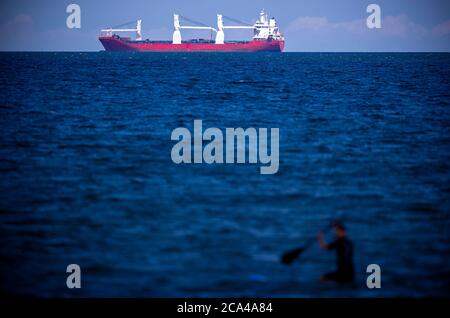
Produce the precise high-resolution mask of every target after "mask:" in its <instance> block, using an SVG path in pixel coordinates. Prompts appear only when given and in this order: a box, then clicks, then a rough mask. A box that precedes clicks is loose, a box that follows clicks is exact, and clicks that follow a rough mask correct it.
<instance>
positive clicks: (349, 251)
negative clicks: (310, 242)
mask: <svg viewBox="0 0 450 318" xmlns="http://www.w3.org/2000/svg"><path fill="white" fill-rule="evenodd" d="M332 227H333V229H334V233H335V236H336V238H335V240H334V241H333V242H331V243H327V241H326V240H325V235H324V234H323V232H319V234H318V236H317V238H318V240H319V244H320V248H322V249H324V250H329V251H331V250H334V251H336V265H337V266H336V271H334V272H330V273H326V274H325V275H323V276H322V278H321V281H323V282H337V283H349V282H353V281H354V277H355V273H354V266H353V243H352V242H351V241H350V240H349V239H348V237H347V231H346V228H345V226H344V225H343V224H342V223H341V222H339V221H335V222H334V223H333V225H332Z"/></svg>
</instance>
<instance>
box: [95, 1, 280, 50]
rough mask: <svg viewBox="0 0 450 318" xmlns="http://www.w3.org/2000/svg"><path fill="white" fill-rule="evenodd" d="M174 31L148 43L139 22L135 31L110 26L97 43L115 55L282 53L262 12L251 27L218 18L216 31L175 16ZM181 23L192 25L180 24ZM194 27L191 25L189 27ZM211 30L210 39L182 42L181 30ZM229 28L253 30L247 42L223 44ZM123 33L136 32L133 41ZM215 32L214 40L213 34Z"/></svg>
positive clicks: (274, 23) (273, 26) (275, 30)
mask: <svg viewBox="0 0 450 318" xmlns="http://www.w3.org/2000/svg"><path fill="white" fill-rule="evenodd" d="M173 18H174V23H173V24H174V31H173V36H172V41H151V40H148V39H147V40H143V39H142V33H141V31H142V28H141V22H142V21H141V20H137V23H136V27H135V28H129V29H123V28H122V29H121V28H119V27H115V28H113V27H111V28H107V29H103V30H101V32H102V33H101V35H100V36H99V40H100V42H101V43H102V45H103V47H104V48H105V50H106V51H116V52H132V51H136V52H282V51H283V49H284V36H283V33H281V32H280V31H279V29H278V25H277V21H276V20H275V18H270V19H269V18H268V15H267V14H266V13H265V11H264V10H262V11H261V13H260V16H259V19H258V20H257V21H256V22H255V24H253V25H250V24H247V23H245V22H241V21H239V20H235V19H232V18H228V17H226V16H224V15H222V14H218V15H217V28H213V27H211V26H208V25H205V24H202V23H199V22H196V21H194V20H191V19H188V18H185V17H182V16H180V15H178V14H174V16H173ZM181 20H186V21H189V22H190V24H191V25H181V23H180V22H181ZM224 20H230V21H234V22H235V24H237V25H224ZM192 24H193V25H192ZM186 29H190V30H210V31H211V38H210V39H193V40H182V36H181V31H182V30H186ZM230 29H252V30H253V38H252V39H251V40H250V41H225V31H226V30H230ZM122 32H135V33H136V38H135V39H134V40H133V39H131V38H130V37H124V36H120V35H119V33H122ZM213 33H215V39H214V40H213V39H212V34H213Z"/></svg>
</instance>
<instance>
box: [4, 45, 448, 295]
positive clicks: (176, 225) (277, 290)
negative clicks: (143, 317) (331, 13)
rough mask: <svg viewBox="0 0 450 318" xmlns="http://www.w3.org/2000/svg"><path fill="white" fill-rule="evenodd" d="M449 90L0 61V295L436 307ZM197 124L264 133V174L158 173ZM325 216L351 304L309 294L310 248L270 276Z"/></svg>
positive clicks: (442, 82) (314, 256)
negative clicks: (341, 244)
mask: <svg viewBox="0 0 450 318" xmlns="http://www.w3.org/2000/svg"><path fill="white" fill-rule="evenodd" d="M449 72H450V54H406V53H404V54H391V53H377V54H351V53H346V54H339V53H329V54H328V53H327V54H325V53H305V54H302V53H283V54H273V53H270V54H267V53H258V54H234V53H233V54H209V53H200V54H162V53H161V54H158V53H156V54H138V53H123V54H109V53H104V52H103V53H102V52H99V53H1V54H0V91H1V95H0V211H1V212H0V270H1V279H0V286H1V290H2V293H6V294H18V295H33V296H42V297H48V296H58V297H73V296H77V297H79V296H82V297H90V296H97V297H107V296H113V297H115V296H125V297H131V296H140V297H157V296H208V297H210V296H212V297H214V296H215V297H224V296H261V297H266V296H275V297H284V296H286V297H342V296H350V297H352V296H355V297H377V296H383V297H393V296H412V297H418V296H448V295H449V294H450V290H449V286H450V227H449V225H450V200H449V199H450V196H449V194H450V160H449V159H450V77H449V74H450V73H449ZM194 119H202V120H203V126H204V127H205V128H207V127H218V128H221V129H225V128H226V127H243V128H248V127H257V128H258V127H265V128H279V129H280V169H279V172H278V173H277V174H274V175H261V174H260V173H259V165H254V164H253V165H250V164H246V165H218V164H217V165H207V164H197V165H193V164H192V165H176V164H174V163H172V161H171V157H170V152H171V148H172V146H173V145H174V144H175V142H173V141H171V140H170V136H171V132H172V130H173V129H175V128H177V127H187V128H189V129H190V130H191V131H192V129H193V121H194ZM334 218H340V219H342V220H343V222H344V223H345V224H346V226H347V227H348V233H349V236H350V238H351V239H352V241H353V242H354V245H355V268H356V274H357V281H356V284H355V285H354V286H336V285H328V284H327V285H324V284H322V283H320V282H319V278H320V276H321V275H322V274H323V273H325V272H328V271H331V270H333V269H334V255H333V253H331V252H326V251H321V250H319V248H318V247H317V245H315V246H313V247H311V248H310V249H309V250H307V251H306V252H305V253H304V254H303V255H302V256H301V258H299V259H298V260H297V261H296V262H295V263H294V264H293V265H292V266H284V265H282V264H280V262H279V257H280V255H281V254H282V253H283V252H285V251H286V250H289V249H291V248H293V247H297V246H300V245H302V244H303V243H304V242H305V241H307V240H309V239H310V238H311V237H314V236H315V235H316V234H317V231H318V230H319V229H320V228H322V227H324V226H325V225H326V224H327V222H329V221H330V220H331V219H334ZM328 239H332V236H331V235H330V234H329V235H328ZM72 263H75V264H79V265H80V266H81V271H82V276H81V279H82V288H81V289H79V290H69V289H67V287H66V277H67V275H68V274H67V273H66V267H67V265H68V264H72ZM372 263H375V264H379V265H380V266H381V269H382V288H381V289H378V290H370V289H368V288H367V287H366V277H367V274H366V267H367V265H369V264H372Z"/></svg>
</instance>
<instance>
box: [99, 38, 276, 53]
mask: <svg viewBox="0 0 450 318" xmlns="http://www.w3.org/2000/svg"><path fill="white" fill-rule="evenodd" d="M99 40H100V42H101V43H102V44H103V47H104V48H105V50H106V51H115V52H282V51H283V49H284V41H280V40H253V41H250V42H242V43H225V44H215V43H189V42H187V43H186V42H184V43H181V44H172V43H168V42H145V41H144V42H136V41H129V40H126V39H123V38H120V37H117V36H101V37H99Z"/></svg>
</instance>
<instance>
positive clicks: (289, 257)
mask: <svg viewBox="0 0 450 318" xmlns="http://www.w3.org/2000/svg"><path fill="white" fill-rule="evenodd" d="M333 224H334V221H333V222H330V223H329V224H328V225H327V226H326V227H325V228H324V229H323V230H322V232H326V231H328V230H329V229H330V228H332V227H333ZM316 240H317V239H316V238H315V237H314V238H311V239H310V240H308V242H307V243H306V244H305V245H304V246H302V247H297V248H295V249H293V250H290V251H288V252H286V253H284V254H283V255H281V258H280V261H281V262H282V263H283V264H284V265H291V264H292V263H293V262H294V261H295V260H296V259H297V258H298V257H300V255H301V254H302V253H303V252H304V251H305V250H307V249H308V248H310V247H311V246H312V245H313V244H314V243H315V242H316Z"/></svg>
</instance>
